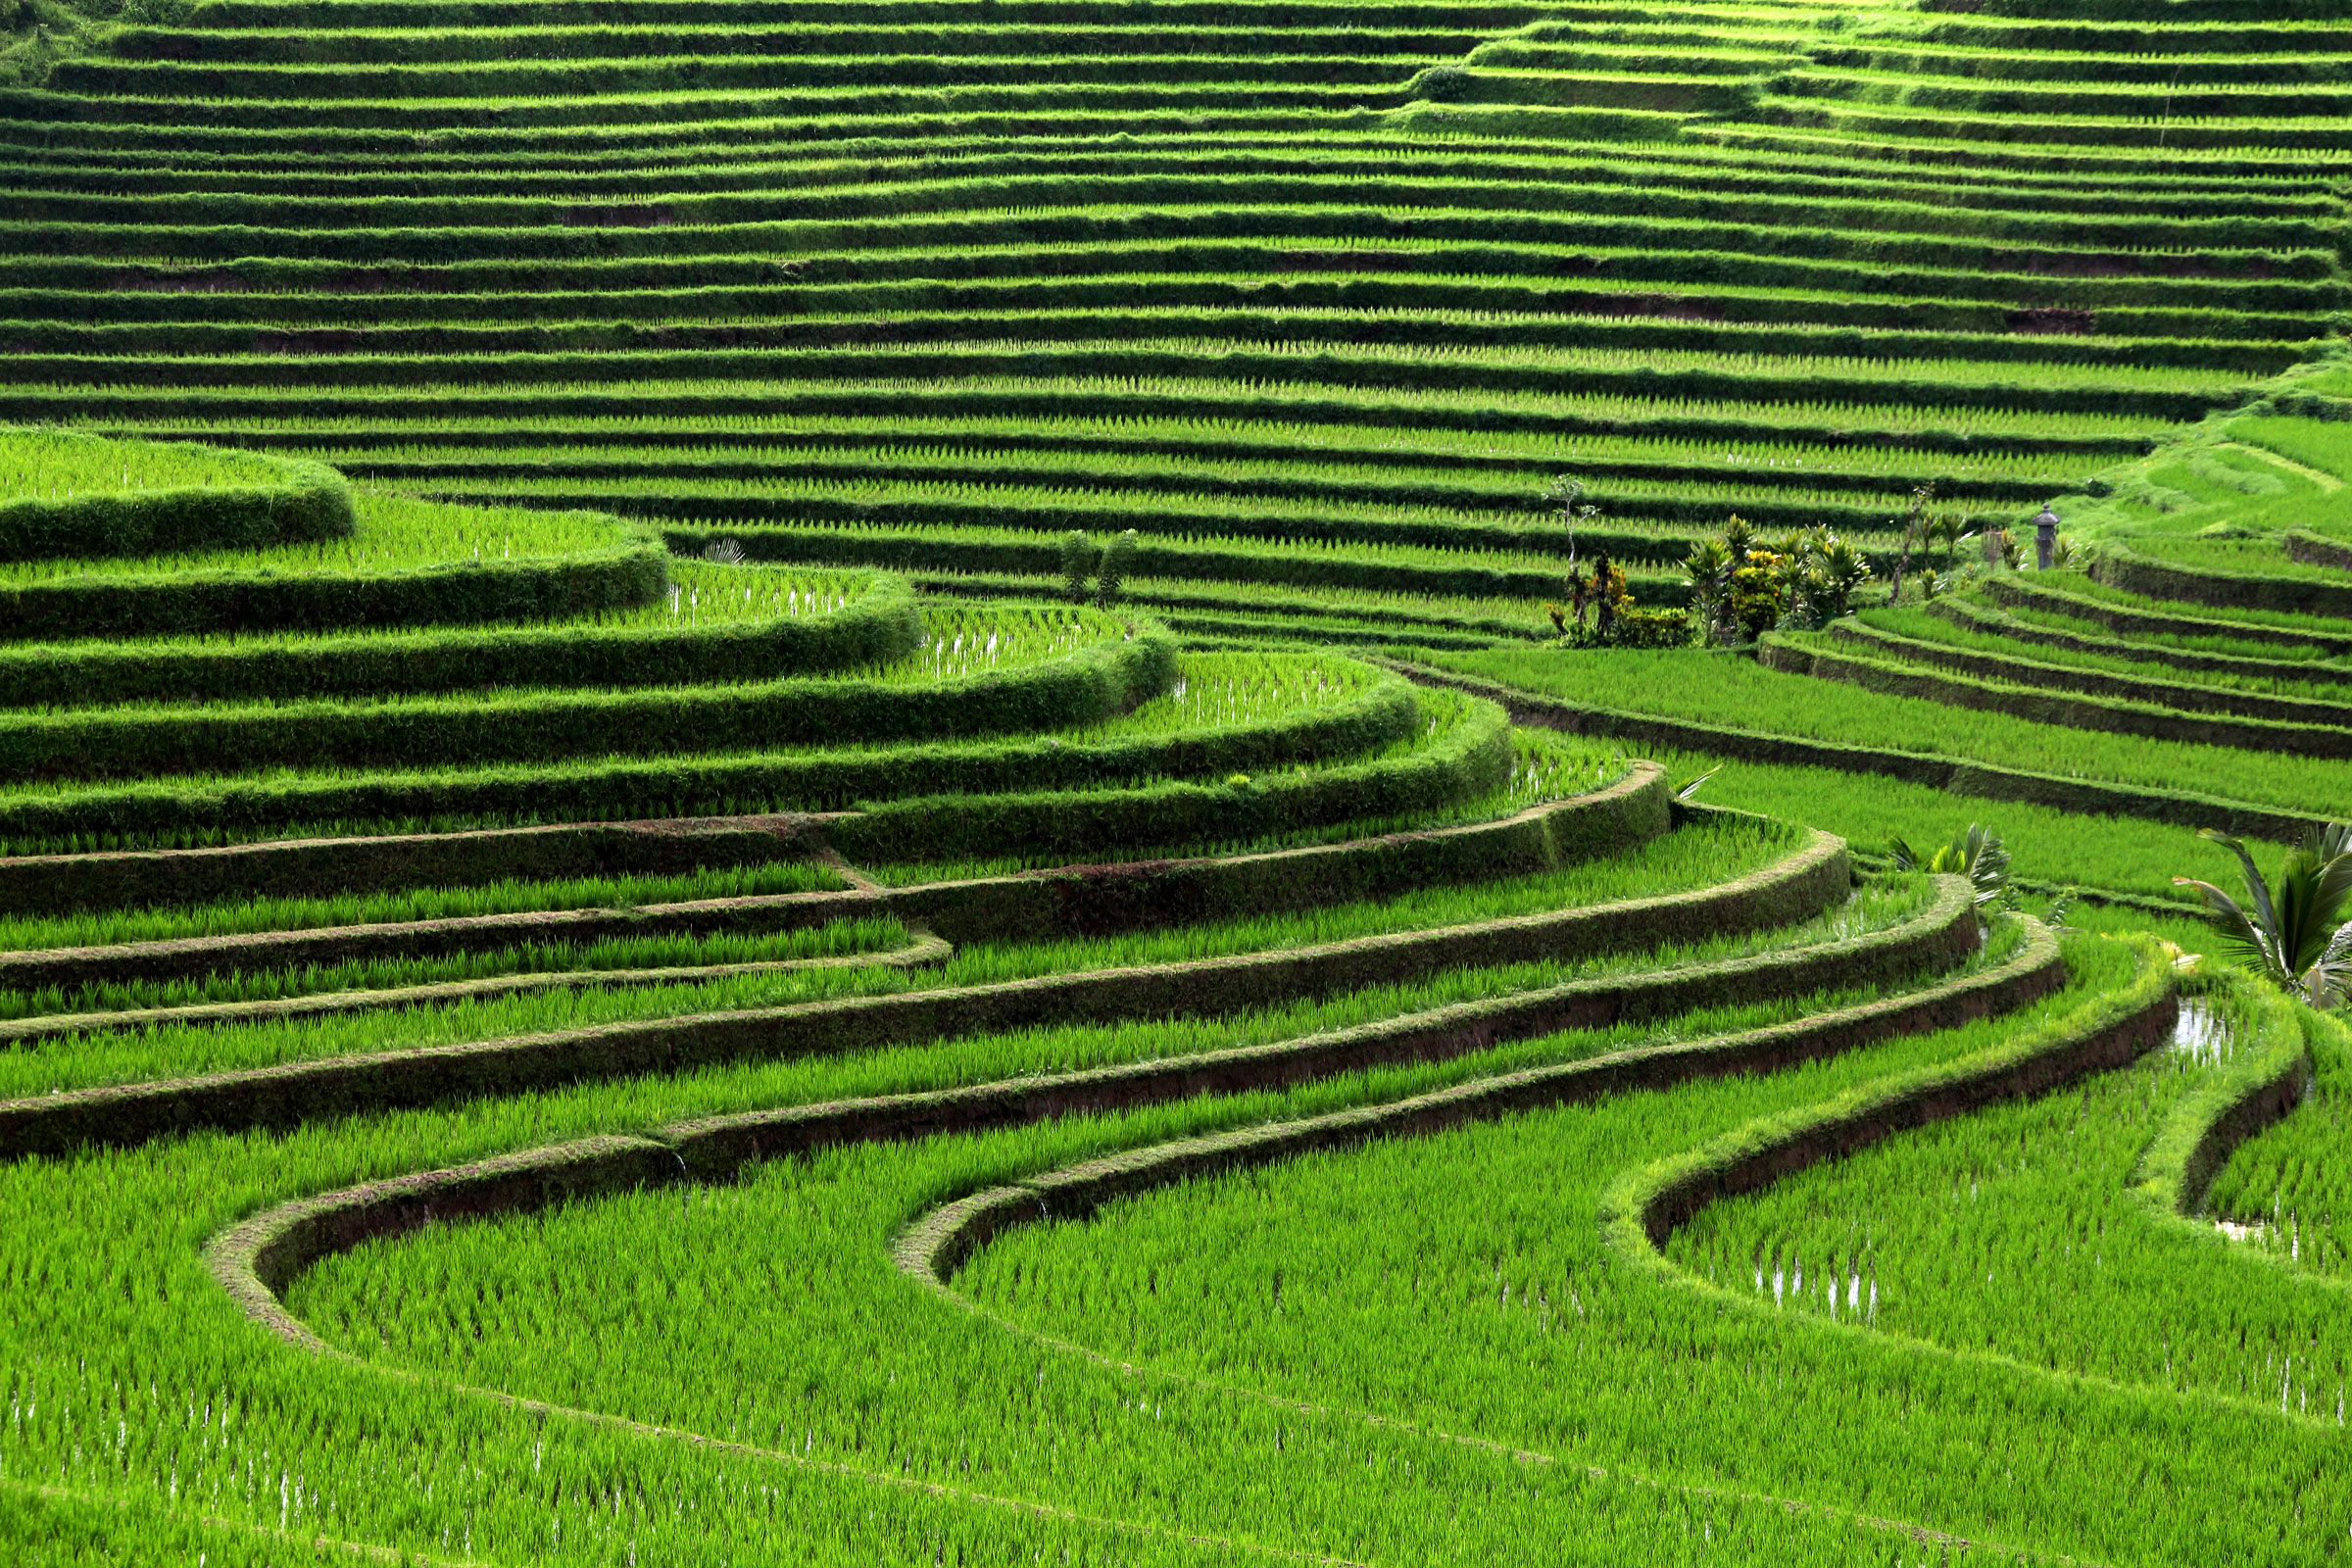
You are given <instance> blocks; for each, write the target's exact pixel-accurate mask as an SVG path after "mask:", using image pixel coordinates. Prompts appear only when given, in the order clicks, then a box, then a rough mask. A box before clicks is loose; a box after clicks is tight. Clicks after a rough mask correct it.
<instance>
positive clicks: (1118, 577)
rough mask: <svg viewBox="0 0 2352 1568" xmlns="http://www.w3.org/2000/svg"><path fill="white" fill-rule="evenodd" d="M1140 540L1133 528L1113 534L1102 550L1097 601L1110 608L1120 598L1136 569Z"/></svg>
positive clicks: (1096, 594) (1096, 592) (1104, 607)
mask: <svg viewBox="0 0 2352 1568" xmlns="http://www.w3.org/2000/svg"><path fill="white" fill-rule="evenodd" d="M1139 542H1140V541H1139V540H1138V539H1137V537H1136V532H1135V530H1134V529H1133V528H1129V529H1127V530H1126V531H1125V532H1123V533H1119V534H1115V535H1113V536H1112V538H1111V541H1110V544H1109V545H1108V546H1107V547H1106V548H1104V550H1103V577H1102V581H1101V582H1100V584H1098V585H1097V588H1096V590H1095V602H1096V603H1097V604H1099V605H1101V606H1102V607H1103V609H1104V610H1108V609H1109V608H1110V607H1111V605H1112V604H1113V603H1114V602H1115V601H1116V600H1117V599H1118V597H1119V590H1120V588H1122V587H1124V586H1125V585H1126V582H1127V577H1128V574H1129V573H1130V572H1132V571H1133V570H1134V569H1135V552H1136V547H1137V545H1138V543H1139Z"/></svg>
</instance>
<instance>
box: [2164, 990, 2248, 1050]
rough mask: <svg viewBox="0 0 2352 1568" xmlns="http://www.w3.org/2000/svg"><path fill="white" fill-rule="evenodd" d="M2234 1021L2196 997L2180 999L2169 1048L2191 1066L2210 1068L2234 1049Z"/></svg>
mask: <svg viewBox="0 0 2352 1568" xmlns="http://www.w3.org/2000/svg"><path fill="white" fill-rule="evenodd" d="M2237 1044H2238V1025H2237V1020H2236V1019H2234V1018H2231V1017H2229V1015H2227V1014H2226V1013H2223V1012H2221V1011H2219V1010H2218V1009H2216V1008H2215V1007H2214V1006H2213V1005H2212V1004H2210V1003H2208V1002H2206V1001H2204V1000H2203V999H2202V998H2198V997H2183V998H2182V999H2181V1000H2180V1021H2179V1022H2177V1023H2175V1024H2174V1025H2173V1041H2172V1047H2171V1049H2172V1050H2174V1051H2176V1052H2178V1053H2180V1054H2181V1055H2183V1056H2186V1057H2187V1058H2188V1060H2189V1062H2190V1063H2191V1064H2192V1065H2194V1066H2199V1067H2210V1066H2214V1065H2216V1064H2218V1063H2220V1062H2222V1061H2223V1060H2225V1059H2227V1058H2228V1057H2229V1055H2230V1054H2232V1053H2234V1052H2235V1051H2236V1050H2237Z"/></svg>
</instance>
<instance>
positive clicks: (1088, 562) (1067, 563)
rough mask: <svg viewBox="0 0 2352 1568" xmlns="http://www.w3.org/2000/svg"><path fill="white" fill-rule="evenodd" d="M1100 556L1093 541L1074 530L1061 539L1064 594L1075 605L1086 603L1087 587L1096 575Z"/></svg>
mask: <svg viewBox="0 0 2352 1568" xmlns="http://www.w3.org/2000/svg"><path fill="white" fill-rule="evenodd" d="M1097 560H1098V554H1097V552H1096V550H1095V543H1094V541H1093V540H1091V539H1089V538H1087V536H1086V535H1085V534H1082V533H1080V532H1079V531H1078V530H1077V529H1075V528H1072V529H1071V530H1070V531H1069V532H1068V533H1066V534H1064V535H1062V539H1061V586H1062V592H1063V593H1064V594H1065V595H1067V596H1068V598H1069V599H1070V601H1071V602H1072V603H1073V604H1081V605H1082V604H1084V603H1086V585H1087V583H1088V582H1089V581H1090V580H1091V579H1092V578H1093V577H1094V575H1095V564H1096V561H1097Z"/></svg>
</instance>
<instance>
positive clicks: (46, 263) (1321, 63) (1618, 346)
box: [0, 0, 2352, 646]
mask: <svg viewBox="0 0 2352 1568" xmlns="http://www.w3.org/2000/svg"><path fill="white" fill-rule="evenodd" d="M2015 9H2018V8H2016V7H2006V8H1996V9H1995V10H1994V11H1993V12H1990V13H1986V12H1958V11H1954V12H1924V13H1923V12H1919V11H1914V10H1911V9H1909V8H1907V7H1901V6H1895V7H1873V6H1867V5H1862V6H1857V5H1851V4H1845V3H1827V0H1759V3H1752V4H1740V5H1691V6H1686V7H1665V8H1659V7H1642V6H1631V7H1629V6H1625V5H1621V4H1617V3H1614V0H1607V3H1603V0H1567V3H1561V4H1539V5H1495V4H1483V3H1431V0H1404V3H1396V4H1389V3H1381V4H1370V5H1362V4H1359V5H1349V6H1346V7H1339V6H1333V5H1328V4H1319V3H1313V0H1309V3H1304V4H1279V5H1277V4H1257V3H1253V4H1250V5H1246V6H1243V7H1240V8H1238V9H1237V8H1234V7H1225V6H1218V7H1211V6H1201V5H1196V4H1189V3H1187V4H1175V5H1168V4H1154V5H1153V6H1152V7H1151V9H1150V11H1149V12H1148V13H1145V12H1141V11H1138V10H1137V9H1136V8H1134V7H1132V6H1128V5H1111V4H1091V3H1073V0H955V3H949V0H907V3H905V4H898V3H892V4H876V3H870V0H868V3H860V4H858V5H845V4H840V3H837V0H759V3H752V0H726V4H724V5H723V6H721V7H719V8H718V9H713V7H712V5H711V3H709V0H696V3H693V4H686V3H673V0H631V3H628V4H619V3H613V4H606V3H601V0H600V3H597V4H592V5H590V4H579V5H563V6H557V5H553V4H550V3H548V0H515V3H513V4H505V5H499V4H468V5H466V7H464V8H463V9H462V10H453V9H452V8H451V7H450V6H448V5H446V4H441V3H428V0H332V3H324V4H321V3H317V0H302V3H297V0H196V3H193V4H183V5H174V6H171V7H166V8H164V12H163V13H158V14H157V15H156V16H152V17H149V18H147V19H146V20H141V21H137V22H133V23H131V24H129V25H123V26H121V27H120V28H119V29H117V30H114V31H112V32H110V33H109V34H107V36H106V37H105V40H104V44H103V47H96V48H92V49H89V50H86V51H84V52H82V53H80V54H78V55H76V56H75V57H74V58H73V59H70V60H68V61H66V62H65V63H63V64H60V65H58V66H56V67H55V68H54V70H52V71H51V72H50V73H48V74H47V76H46V77H45V79H44V80H43V81H42V82H41V84H40V85H39V86H38V87H37V88H34V87H26V88H24V89H21V90H18V91H16V92H14V93H9V94H6V95H5V96H0V181H4V182H5V184H6V185H7V187H8V188H9V191H10V198H11V199H10V211H9V214H8V218H7V221H6V226H5V230H4V231H0V320H4V321H5V323H6V324H5V326H4V327H0V417H15V418H19V419H33V420H39V419H66V420H72V421H74V422H77V423H83V424H87V425H90V426H93V427H100V428H108V429H117V430H123V431H144V432H152V433H157V434H171V435H183V436H201V437H205V438H210V439H221V440H225V441H231V442H234V443H235V444H238V445H241V446H247V447H267V448H274V449H282V450H290V451H299V452H304V453H309V454H312V455H315V456H317V457H319V458H321V459H323V460H325V461H328V462H330V463H333V464H336V465H338V466H341V467H342V468H343V469H344V470H345V471H347V472H348V473H350V474H352V475H353V476H354V477H355V478H359V479H362V480H364V481H367V482H368V483H370V484H374V485H380V486H383V487H387V488H392V489H398V490H402V491H407V492H411V493H417V494H424V495H430V496H434V497H439V498H448V499H463V500H466V501H471V502H480V503H521V504H525V505H531V506H550V507H564V506H586V507H596V508H601V509H605V510H610V511H614V512H618V513H621V514H623V515H630V516H641V517H645V518H648V519H650V520H652V521H654V522H655V523H656V524H657V525H659V526H662V527H663V528H664V529H666V530H667V531H668V532H669V535H670V537H671V538H672V540H673V542H677V543H681V544H688V545H693V544H695V543H696V542H697V541H699V540H701V539H703V538H705V537H707V535H708V533H709V531H710V530H712V529H723V530H724V531H726V532H727V533H729V534H730V535H731V536H733V537H736V538H739V539H740V540H741V541H742V542H743V544H744V546H745V547H746V548H747V549H748V550H749V551H750V552H751V553H752V554H753V555H754V556H756V557H759V558H760V559H774V560H786V561H793V562H797V563H813V564H847V563H853V562H854V563H857V564H870V565H882V566H887V567H891V568H895V569H898V570H902V571H906V572H908V573H910V574H912V576H913V577H914V579H915V580H916V581H917V582H918V583H919V584H922V585H924V586H927V587H931V588H934V589H940V590H949V591H956V592H978V593H983V594H993V593H1002V592H1005V591H1028V590H1035V589H1037V588H1040V587H1042V586H1044V585H1045V584H1046V583H1047V582H1048V581H1050V580H1051V577H1052V575H1053V571H1054V544H1055V542H1056V541H1057V540H1058V538H1059V537H1060V535H1061V534H1063V533H1064V532H1066V531H1067V530H1069V529H1071V528H1074V527H1075V528H1083V529H1090V530H1096V529H1099V530H1103V531H1106V532H1117V531H1119V530H1121V529H1124V528H1130V527H1132V528H1134V529H1136V530H1137V531H1138V532H1139V534H1140V535H1141V536H1142V541H1141V544H1142V548H1141V551H1140V555H1139V561H1138V566H1137V575H1138V581H1137V582H1136V583H1135V586H1134V591H1135V594H1136V596H1137V599H1138V601H1139V602H1141V603H1146V604H1150V605H1152V607H1153V608H1155V609H1156V610H1158V611H1160V612H1161V613H1164V614H1165V615H1166V616H1167V618H1168V619H1169V621H1170V622H1171V623H1172V624H1173V625H1175V626H1176V627H1177V628H1178V629H1179V630H1192V631H1196V632H1198V633H1200V634H1201V635H1206V636H1217V637H1234V636H1238V637H1244V638H1256V639H1263V638H1266V637H1284V636H1290V637H1303V638H1306V639H1309V640H1317V641H1320V640H1325V639H1327V638H1328V637H1330V636H1332V635H1335V634H1337V635H1343V636H1344V635H1347V634H1349V633H1353V634H1354V635H1355V636H1357V637H1359V638H1376V637H1377V638H1394V637H1396V636H1398V635H1400V634H1401V635H1403V636H1406V637H1414V638H1420V639H1424V640H1427V642H1428V643H1429V644H1431V645H1435V646H1446V644H1448V643H1449V642H1459V641H1462V640H1465V639H1468V640H1492V639H1493V637H1495V635H1496V634H1497V633H1498V632H1504V631H1506V630H1507V632H1522V631H1536V630H1540V629H1541V628H1542V626H1543V624H1544V622H1543V619H1542V616H1541V613H1540V611H1539V609H1538V606H1539V604H1540V602H1541V601H1543V600H1545V599H1549V598H1555V597H1557V595H1558V589H1557V586H1556V579H1557V578H1558V576H1559V572H1560V564H1561V561H1562V559H1563V558H1564V557H1565V556H1566V555H1567V554H1568V552H1569V548H1570V545H1569V540H1568V537H1567V534H1566V532H1565V530H1564V529H1563V527H1562V526H1561V523H1560V520H1559V518H1558V517H1557V516H1556V515H1553V513H1552V511H1551V509H1550V508H1549V507H1548V506H1547V504H1546V501H1545V494H1546V489H1547V486H1548V484H1549V481H1550V480H1551V479H1552V478H1553V477H1554V476H1555V475H1558V474H1561V473H1572V474H1574V475H1575V476H1577V477H1578V479H1579V480H1580V481H1581V482H1582V483H1583V484H1584V485H1585V486H1586V495H1585V504H1586V505H1590V506H1596V507H1598V508H1599V509H1600V510H1601V516H1600V518H1598V519H1597V520H1593V521H1590V522H1588V523H1587V525H1586V526H1585V529H1584V535H1583V541H1584V548H1585V550H1586V552H1587V553H1588V554H1590V552H1591V550H1592V549H1593V548H1594V547H1600V548H1605V549H1607V550H1608V551H1610V552H1611V553H1612V555H1613V556H1614V557H1615V558H1616V559H1618V560H1619V561H1621V562H1624V563H1627V564H1630V566H1631V567H1632V568H1633V575H1634V577H1635V579H1636V587H1637V590H1638V591H1639V592H1640V593H1642V595H1643V596H1644V597H1650V598H1659V599H1665V598H1671V597H1672V596H1673V595H1674V594H1675V593H1676V592H1677V591H1678V584H1677V580H1676V578H1675V574H1674V573H1673V571H1672V570H1671V567H1672V566H1673V564H1675V563H1677V562H1679V560H1680V558H1681V556H1682V554H1683V553H1684V550H1685V549H1686V547H1687V546H1688V544H1689V543H1690V542H1691V539H1692V538H1694V537H1696V536H1697V535H1698V534H1699V533H1701V532H1703V531H1704V530H1705V529H1706V528H1708V527H1711V526H1713V525H1715V524H1716V523H1717V522H1719V521H1720V518H1721V516H1722V515H1723V514H1724V513H1725V512H1726V511H1739V512H1740V513H1741V514H1742V515H1746V516H1747V517H1748V518H1749V519H1750V520H1751V521H1755V522H1757V523H1759V525H1763V526H1773V525H1778V524H1781V523H1789V524H1797V523H1811V522H1815V521H1828V522H1830V523H1832V524H1833V525H1835V526H1838V527H1839V528H1840V529H1841V530H1843V531H1845V532H1847V533H1849V534H1851V535H1853V536H1855V537H1857V538H1859V539H1861V540H1864V541H1866V542H1867V543H1868V544H1869V545H1870V546H1871V548H1872V549H1873V550H1874V551H1875V552H1876V553H1878V554H1880V555H1881V556H1882V557H1885V556H1888V555H1891V553H1892V552H1893V551H1894V550H1895V548H1896V547H1897V545H1898V543H1899V539H1898V535H1899V531H1900V527H1899V524H1898V523H1896V522H1895V521H1894V519H1895V518H1896V517H1897V516H1898V515H1900V514H1901V513H1902V511H1903V510H1904V508H1905V506H1906V505H1907V502H1908V498H1909V496H1910V494H1911V492H1912V491H1913V490H1914V489H1915V488H1916V487H1918V486H1920V485H1923V484H1928V483H1934V484H1936V486H1937V490H1938V494H1939V496H1940V497H1941V498H1942V500H1943V502H1945V503H1946V504H1949V505H1951V506H1953V507H1956V508H1958V509H1960V510H1961V511H1963V512H1965V513H1966V514H1967V515H1969V516H1970V517H1972V518H1974V519H1976V520H1977V521H1978V522H1979V523H1980V524H1994V523H1999V522H2013V521H2015V520H2018V519H2022V518H2024V517H2026V516H2029V515H2032V514H2033V513H2034V511H2035V510H2036V509H2037V508H2038V507H2039V506H2040V505H2041V504H2042V503H2043V502H2044V501H2047V500H2049V499H2051V498H2053V497H2066V496H2069V495H2072V494H2076V493H2079V492H2081V491H2082V488H2083V487H2084V486H2085V484H2087V483H2088V482H2089V481H2090V480H2091V479H2092V477H2093V476H2094V475H2095V474H2097V473H2098V471H2099V470H2100V469H2102V468H2104V467H2107V466H2111V465H2113V464H2115V463H2116V462H2118V461H2120V460H2123V459H2126V458H2129V457H2131V456H2133V455H2135V454H2136V453H2138V452H2140V451H2141V450H2143V449H2144V448H2145V446H2146V444H2147V443H2148V442H2150V441H2151V440H2153V439H2156V438H2159V437H2161V436H2162V435H2163V434H2164V433H2165V432H2166V431H2167V430H2168V429H2169V428H2172V427H2176V426H2179V425H2180V424H2183V423H2186V422H2190V421H2194V420H2196V419H2197V418H2199V417H2202V416H2203V415H2205V414H2206V413H2208V412H2210V411H2212V410H2215V409H2218V408H2223V407H2228V406H2230V405H2233V404H2234V403H2237V402H2239V401H2242V400H2243V398H2244V396H2245V395H2246V394H2247V392H2248V390H2249V389H2250V388H2252V387H2253V386H2255V385H2256V384H2258V383H2260V382H2262V381H2264V380H2266V379H2267V378H2269V377H2270V376H2273V375H2275V374H2277V373H2278V372H2279V371H2281V370H2284V369H2286V368H2288V367H2290V366H2292V365H2294V364H2296V363H2297V362H2299V361H2301V360H2304V359H2306V358H2308V357H2309V356H2310V355H2311V354H2312V352H2313V351H2314V349H2315V347H2316V346H2317V345H2318V344H2319V342H2320V340H2322V339H2323V338H2324V337H2325V336H2326V334H2327V331H2328V330H2329V323H2330V319H2331V313H2333V312H2335V311H2337V310H2340V309H2341V308H2343V306H2344V304H2345V303H2346V291H2345V285H2344V279H2343V275H2342V271H2341V267H2340V262H2339V255H2338V246H2339V241H2340V235H2341V227H2342V221H2343V210H2342V205H2341V203H2340V201H2339V200H2338V198H2337V195H2336V193H2335V188H2334V181H2335V180H2336V179H2337V178H2338V177H2339V176H2340V174H2341V172H2342V164H2343V159H2344V157H2345V155H2346V153H2347V151H2348V150H2352V115H2348V114H2347V112H2346V106H2345V104H2344V103H2343V102H2341V101H2339V100H2341V99H2342V98H2343V96H2344V91H2343V88H2342V85H2341V78H2342V76H2343V73H2344V71H2345V69H2346V67H2345V65H2344V54H2343V49H2344V45H2343V39H2342V36H2341V34H2340V29H2336V28H2334V27H2332V26H2331V25H2329V24H2328V23H2327V20H2326V19H2324V18H2319V17H2314V18H2312V19H2309V20H2300V19H2299V20H2281V21H2265V22H2261V23H2259V24H2254V25H2248V24H2247V23H2246V20H2245V19H2243V18H2241V17H2237V16H2235V15H2234V14H2233V13H2228V12H2224V11H2221V10H2218V9H2217V10H2200V9H2198V8H2196V7H2193V6H2192V7H2183V6H2180V5H2170V6H2163V7H2157V8H2155V9H2153V10H2149V9H2148V8H2146V7H2144V6H2143V7H2142V8H2141V11H2144V12H2146V14H2145V15H2142V14H2140V12H2134V11H2131V10H2129V9H2128V8H2126V9H2119V10H2117V11H2116V13H2115V14H2114V15H2113V16H2112V17H2108V18H2104V19H2103V20H2099V21H2096V22H2085V21H2082V20H2080V19H2076V18H2071V17H2070V18H2062V19H2061V18H2052V19H2042V18H2037V17H2034V16H2027V15H2004V14H2001V13H2002V11H2004V10H2015ZM2159 18H2161V20H2157V19H2159ZM2184 160H2189V161H2190V165H2191V166H2190V167H2186V168H2184V167H2182V166H2183V161H2184ZM1373 595H1377V596H1379V597H1378V598H1376V599H1370V600H1367V598H1366V597H1365V596H1373Z"/></svg>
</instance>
